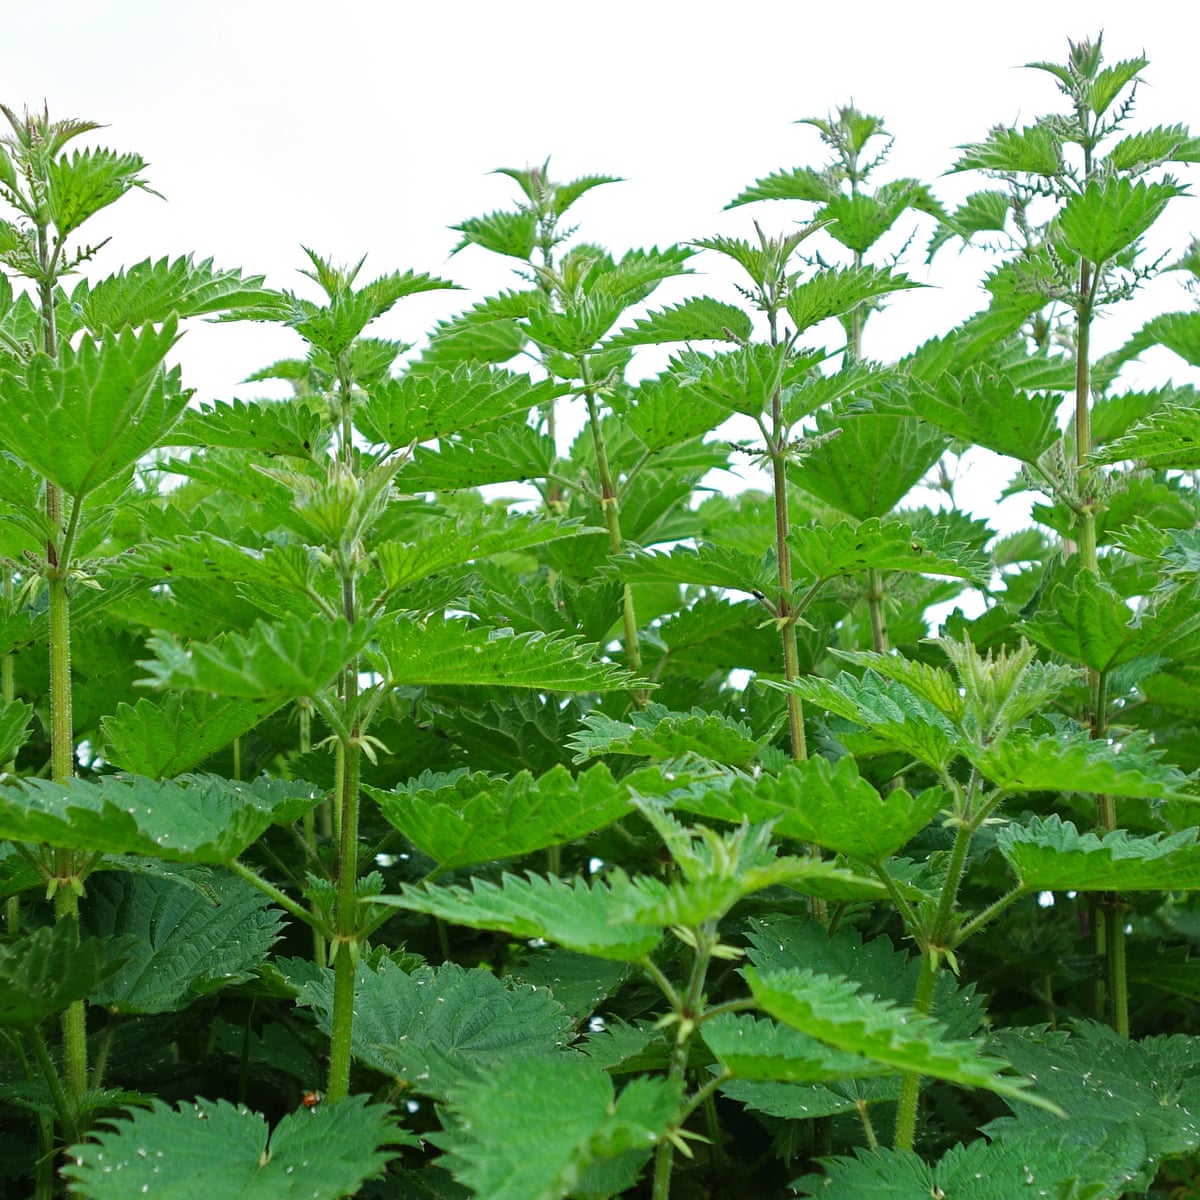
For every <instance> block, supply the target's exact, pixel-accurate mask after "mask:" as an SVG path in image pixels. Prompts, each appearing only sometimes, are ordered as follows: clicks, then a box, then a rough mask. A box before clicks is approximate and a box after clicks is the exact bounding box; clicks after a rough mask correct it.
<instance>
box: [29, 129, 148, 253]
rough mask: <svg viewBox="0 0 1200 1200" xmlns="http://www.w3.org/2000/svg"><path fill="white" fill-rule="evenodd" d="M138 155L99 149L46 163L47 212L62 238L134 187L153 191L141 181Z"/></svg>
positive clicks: (57, 157) (63, 155) (63, 156)
mask: <svg viewBox="0 0 1200 1200" xmlns="http://www.w3.org/2000/svg"><path fill="white" fill-rule="evenodd" d="M145 165H146V164H145V162H144V161H143V159H142V158H141V157H140V156H139V155H137V154H118V153H117V152H116V151H115V150H105V149H100V148H95V149H88V150H77V151H75V153H73V154H70V155H67V154H62V155H55V156H54V157H52V158H50V160H49V161H48V162H47V163H46V168H45V170H46V175H45V178H46V187H45V210H46V215H47V216H48V217H49V218H50V221H51V222H52V223H53V224H54V225H55V226H56V228H57V233H58V236H59V238H60V239H61V238H65V237H66V236H67V235H68V234H70V233H72V232H74V230H76V229H78V228H79V227H80V225H82V224H83V223H84V222H85V221H86V220H87V219H88V218H89V217H92V216H95V215H96V213H98V212H99V211H100V210H101V209H102V208H107V207H108V206H109V205H110V204H113V203H115V202H116V201H117V200H119V199H120V198H121V197H122V196H123V195H125V193H126V192H128V191H129V190H130V189H131V188H135V187H138V188H142V189H144V190H145V191H150V190H151V189H150V188H148V187H147V186H146V183H145V181H144V180H143V179H142V178H141V171H142V169H143V168H144V167H145Z"/></svg>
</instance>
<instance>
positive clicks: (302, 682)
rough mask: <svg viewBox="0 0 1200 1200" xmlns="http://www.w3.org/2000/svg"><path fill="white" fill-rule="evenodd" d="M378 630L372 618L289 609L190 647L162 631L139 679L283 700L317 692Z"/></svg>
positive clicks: (149, 683) (148, 683)
mask: <svg viewBox="0 0 1200 1200" xmlns="http://www.w3.org/2000/svg"><path fill="white" fill-rule="evenodd" d="M372 632H373V630H372V627H371V625H370V623H369V622H367V621H357V622H355V624H353V625H350V624H349V623H348V622H347V621H345V620H344V619H343V618H341V617H339V618H337V620H335V621H313V620H311V619H308V618H306V617H303V616H300V615H298V614H289V615H288V616H286V617H285V618H283V619H282V620H281V621H276V622H273V623H268V622H266V621H258V622H256V623H255V625H254V627H253V628H252V629H251V630H250V631H249V633H246V634H238V633H232V634H229V635H228V636H227V637H226V638H224V639H223V640H221V641H219V642H208V643H195V642H194V643H191V644H190V645H186V646H185V645H184V644H183V643H182V642H180V641H179V640H178V639H176V638H174V637H172V636H171V635H169V634H161V635H159V636H157V637H152V638H150V639H149V641H148V642H147V646H148V647H149V649H151V650H152V651H153V652H154V654H155V657H154V658H152V659H145V660H142V661H140V662H139V664H138V665H139V666H141V667H144V668H145V669H146V671H148V672H149V674H148V676H147V677H146V678H145V679H142V680H140V681H139V682H140V683H141V684H142V685H143V686H147V687H158V688H168V687H172V688H187V689H190V690H192V691H198V692H211V693H213V694H214V695H218V696H232V697H238V698H242V699H246V700H256V701H266V700H275V701H277V702H278V703H279V704H283V703H284V702H285V701H287V700H295V699H298V698H299V697H301V696H313V695H316V694H317V693H318V692H319V691H320V690H321V689H322V688H324V687H325V686H326V685H327V684H328V683H329V682H330V680H332V679H333V678H334V677H335V676H336V675H337V674H338V672H339V671H341V670H342V669H343V668H344V667H345V666H346V664H347V663H350V662H353V660H354V659H355V658H356V657H357V656H358V655H359V654H360V653H361V652H362V650H363V648H364V647H365V646H366V645H367V642H368V641H369V640H370V637H371V634H372Z"/></svg>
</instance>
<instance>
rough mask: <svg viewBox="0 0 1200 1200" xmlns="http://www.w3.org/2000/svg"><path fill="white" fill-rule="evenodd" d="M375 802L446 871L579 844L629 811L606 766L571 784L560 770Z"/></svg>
mask: <svg viewBox="0 0 1200 1200" xmlns="http://www.w3.org/2000/svg"><path fill="white" fill-rule="evenodd" d="M371 795H372V796H373V797H374V799H375V801H376V803H378V805H379V807H380V810H381V811H382V813H383V815H384V816H385V817H386V818H387V819H388V821H389V822H390V823H391V824H392V825H394V826H395V827H396V828H397V829H399V830H400V832H401V833H403V834H404V836H405V837H406V838H408V840H409V841H410V842H412V843H413V844H414V845H415V846H417V848H418V849H420V850H421V851H422V852H423V853H425V854H427V855H429V857H430V858H432V859H433V860H434V862H436V863H438V864H439V866H441V868H442V869H443V870H448V869H451V868H455V867H464V866H469V865H471V864H473V863H482V862H491V861H493V860H494V859H498V858H519V857H521V856H522V855H525V854H532V853H533V852H534V851H535V850H544V849H546V848H547V847H548V846H556V845H560V844H562V843H563V842H570V841H574V840H575V839H576V838H580V837H583V836H585V835H586V834H589V833H594V832H595V831H596V830H598V829H603V828H604V827H605V826H606V825H609V824H611V823H612V822H613V821H616V820H618V819H619V818H620V817H622V816H623V815H624V814H625V813H626V812H628V810H629V792H628V788H627V787H626V786H624V785H622V784H619V783H617V782H616V781H615V780H614V779H613V777H612V774H611V773H610V771H609V770H608V768H607V767H606V766H604V765H603V764H602V763H601V764H598V765H596V766H594V767H592V768H591V770H589V771H585V772H583V773H582V774H580V775H578V776H576V777H572V776H571V774H570V772H568V771H567V770H566V768H565V767H561V766H559V767H554V768H553V769H551V770H550V771H547V772H546V773H545V774H544V775H541V776H539V777H538V778H536V779H535V778H534V777H533V776H532V775H531V774H530V773H529V772H528V771H522V772H521V773H520V774H519V775H517V776H516V777H515V778H512V779H509V780H494V781H493V780H480V778H479V777H478V776H474V777H471V776H468V777H466V778H462V779H459V780H456V781H454V782H453V783H449V784H447V785H444V786H442V787H432V788H422V789H413V790H406V791H404V792H384V791H381V790H379V789H374V788H373V789H371Z"/></svg>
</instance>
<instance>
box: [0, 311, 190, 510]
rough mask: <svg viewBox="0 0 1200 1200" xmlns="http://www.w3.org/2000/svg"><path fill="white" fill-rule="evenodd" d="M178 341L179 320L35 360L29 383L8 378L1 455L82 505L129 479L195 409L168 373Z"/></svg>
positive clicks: (2, 396) (0, 385)
mask: <svg viewBox="0 0 1200 1200" xmlns="http://www.w3.org/2000/svg"><path fill="white" fill-rule="evenodd" d="M175 337H176V321H175V318H174V317H171V318H169V319H168V320H166V321H165V322H164V323H163V325H162V328H161V329H159V330H156V329H154V328H152V327H150V326H147V327H146V328H144V329H142V330H141V331H140V332H135V331H134V330H132V329H125V330H123V331H122V332H121V333H119V334H118V333H112V332H110V331H106V332H105V333H104V335H103V337H102V338H100V339H99V340H98V341H93V340H92V339H91V338H84V339H83V341H82V342H80V344H79V346H78V347H73V346H71V345H65V346H62V347H60V350H59V357H58V358H57V359H53V358H51V357H50V356H49V355H47V354H42V353H38V354H35V355H34V357H33V359H32V360H31V361H30V363H29V365H28V367H27V368H26V371H25V373H24V376H23V377H22V376H18V375H15V374H8V373H2V372H0V402H2V403H3V405H4V411H5V420H4V421H2V422H0V449H4V450H7V451H9V453H11V454H13V455H15V456H16V457H17V458H19V459H20V460H22V461H23V462H25V463H26V464H27V465H29V466H30V467H32V468H33V469H34V470H35V471H37V472H38V473H39V474H40V475H42V476H43V477H44V478H46V479H48V480H49V481H50V482H51V483H55V484H57V485H58V486H59V487H61V488H62V489H63V490H64V491H65V492H67V493H69V494H70V495H71V496H74V497H75V498H76V499H80V498H82V497H83V496H85V495H86V494H87V493H88V492H90V491H93V490H94V489H95V488H97V487H99V486H100V485H101V484H104V483H108V482H109V481H110V480H114V479H117V478H119V477H120V476H122V475H124V474H125V473H127V472H129V471H130V470H131V469H132V467H133V465H134V463H136V462H137V460H138V459H139V458H140V457H141V456H142V455H143V454H145V453H146V452H147V451H148V450H150V449H151V448H152V447H154V446H156V445H157V444H158V443H159V442H160V440H161V439H162V437H163V435H164V434H165V433H166V432H167V430H168V429H170V427H171V426H172V425H173V424H174V423H175V421H176V420H177V419H178V417H179V414H180V413H181V412H182V411H183V409H184V406H185V405H186V404H187V401H188V393H187V392H184V391H183V390H182V389H181V387H180V384H179V370H178V368H174V369H172V370H170V371H164V370H163V369H162V362H163V359H164V358H165V357H166V355H167V352H168V351H169V350H170V349H171V347H172V346H173V345H174V343H175Z"/></svg>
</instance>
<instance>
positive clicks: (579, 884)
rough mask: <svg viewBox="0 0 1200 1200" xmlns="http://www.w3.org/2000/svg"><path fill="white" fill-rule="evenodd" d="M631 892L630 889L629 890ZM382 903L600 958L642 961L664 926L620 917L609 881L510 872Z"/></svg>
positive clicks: (406, 894) (410, 890)
mask: <svg viewBox="0 0 1200 1200" xmlns="http://www.w3.org/2000/svg"><path fill="white" fill-rule="evenodd" d="M624 890H627V889H624ZM377 903H380V904H391V905H393V906H394V907H396V908H406V909H411V910H413V911H415V912H424V913H429V914H430V915H432V916H435V917H441V918H442V919H443V920H444V921H450V922H452V923H453V924H456V925H467V926H470V927H471V928H473V929H499V930H501V931H503V932H505V933H509V934H512V935H513V936H514V937H519V938H544V939H545V940H546V941H549V942H555V943H557V944H558V945H560V946H562V947H564V948H565V949H567V950H574V951H576V952H578V953H580V954H591V955H594V956H595V957H597V958H609V959H617V960H620V961H624V962H639V961H640V960H641V959H643V958H644V957H645V956H646V955H647V954H649V953H650V952H651V951H652V950H653V949H654V948H655V946H657V945H658V943H659V941H660V940H661V939H662V932H663V931H662V930H661V929H656V928H653V927H651V926H648V925H643V924H637V923H635V922H633V921H626V922H625V923H620V922H619V921H618V920H617V918H616V917H615V915H614V911H613V910H614V900H613V892H612V888H611V886H610V885H609V884H608V883H603V882H595V883H592V884H590V885H589V884H588V883H585V882H584V881H583V880H582V879H576V880H574V881H572V882H570V883H568V882H565V881H563V880H561V879H557V878H553V877H551V878H543V877H541V876H537V875H531V876H528V877H527V878H521V877H520V876H517V875H509V874H507V873H506V874H505V875H504V876H503V879H502V882H501V885H500V886H497V885H496V884H494V883H489V882H488V881H487V880H485V879H475V880H473V881H472V886H471V888H470V890H468V889H467V888H463V887H432V886H425V887H419V888H411V887H406V888H405V889H404V891H403V893H402V894H401V895H399V896H381V897H379V898H378V901H377Z"/></svg>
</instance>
